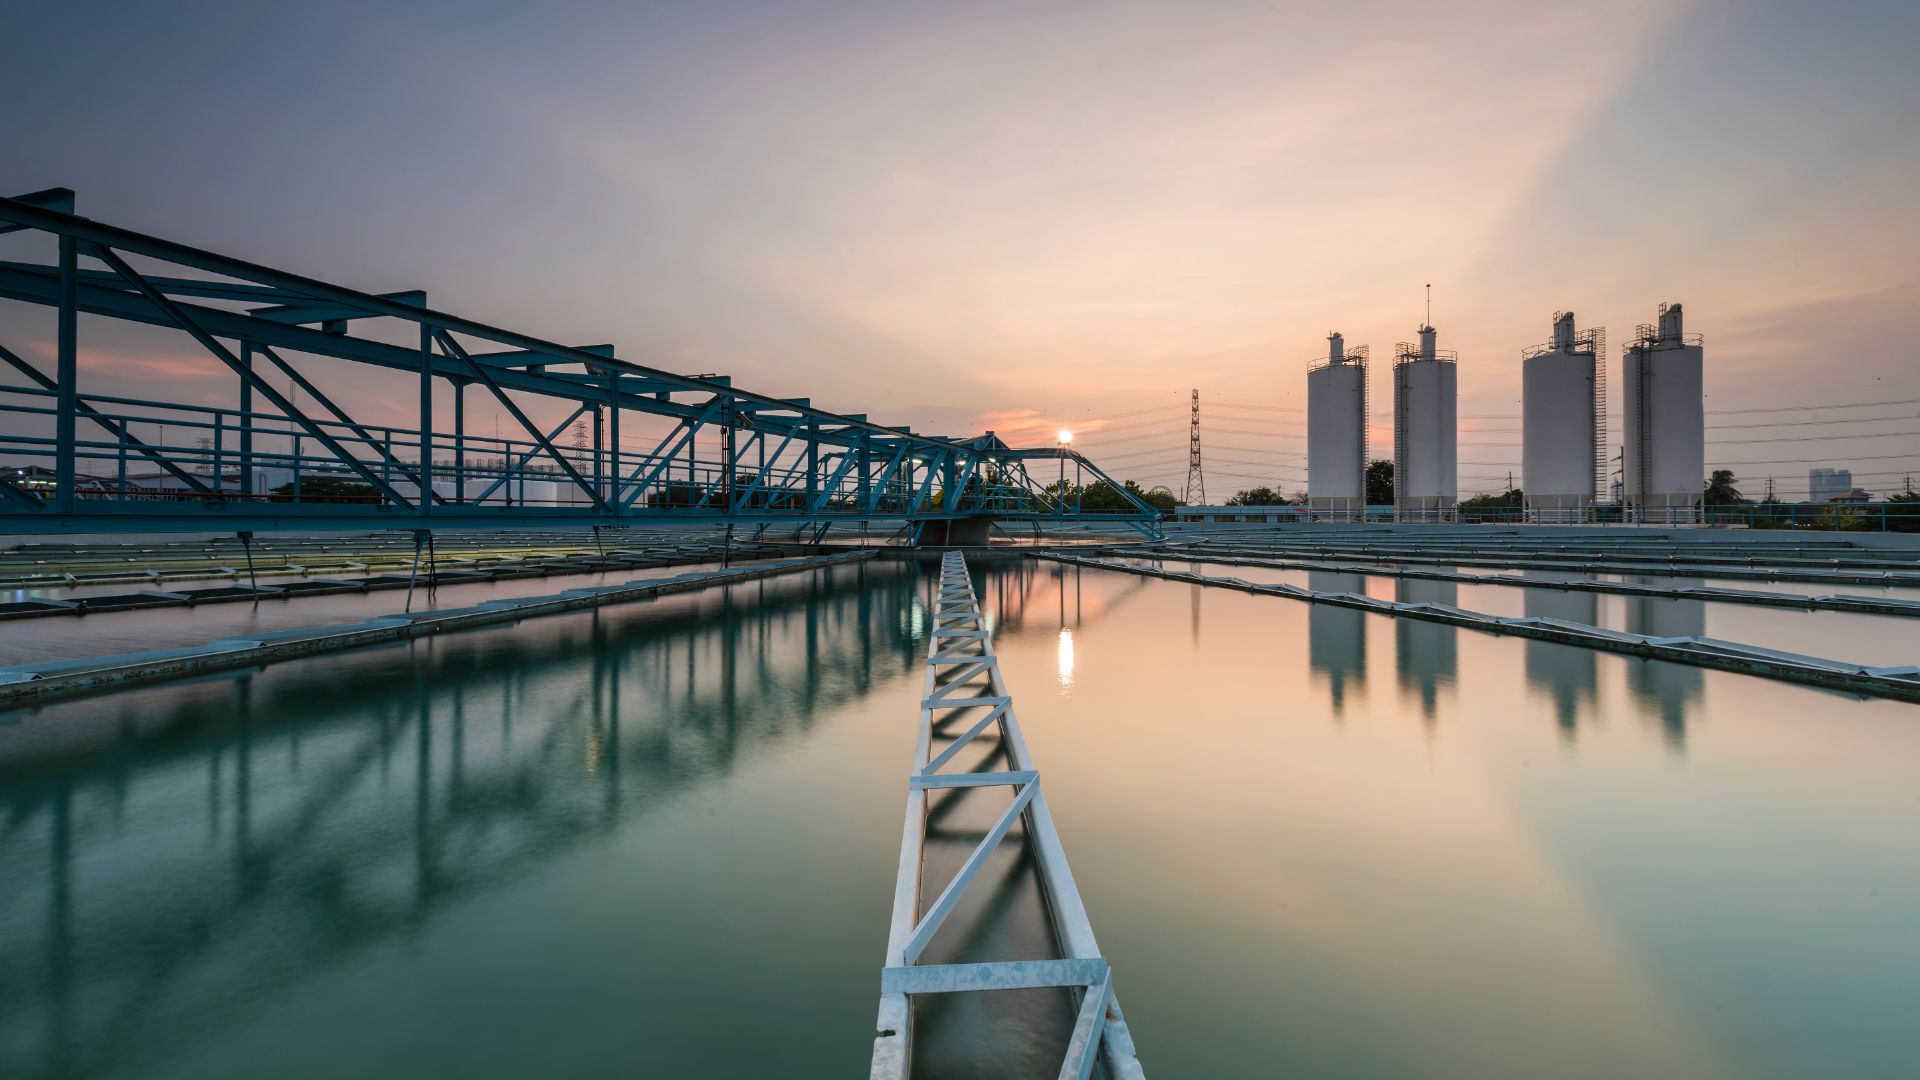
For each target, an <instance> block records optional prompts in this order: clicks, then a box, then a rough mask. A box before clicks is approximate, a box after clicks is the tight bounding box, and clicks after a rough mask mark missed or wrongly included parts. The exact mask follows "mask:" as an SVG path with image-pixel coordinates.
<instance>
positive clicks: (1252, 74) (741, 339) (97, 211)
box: [0, 0, 1920, 493]
mask: <svg viewBox="0 0 1920 1080" xmlns="http://www.w3.org/2000/svg"><path fill="white" fill-rule="evenodd" d="M7 22H8V26H9V34H8V36H9V38H11V39H12V40H13V41H14V42H15V43H16V45H15V47H14V48H12V49H10V50H9V60H8V63H7V64H6V65H4V66H0V100H4V101H6V102H8V103H9V107H8V108H7V109H5V110H4V111H0V189H3V190H5V191H6V192H7V193H22V192H27V191H33V190H37V189H40V188H44V187H49V186H55V185H59V186H66V187H71V188H74V189H76V191H77V192H78V193H79V207H80V212H81V213H83V214H87V215H89V216H92V217H95V218H98V219H100V220H103V221H108V222H111V223H113V224H117V225H121V226H124V227H128V228H132V229H136V230H140V231H144V232H150V233H155V234H158V235H161V236H164V237H167V238H169V239H174V240H179V241H182V242H186V243H190V244H194V245H196V246H200V247H205V248H209V249H212V250H215V251H219V252H222V253H224V254H229V255H234V256H238V257H241V258H246V259H250V260H254V261H259V262H265V263H269V264H272V265H275V266H279V267H282V268H285V269H288V270H291V271H294V272H298V273H302V274H306V275H309V276H314V277H320V278H325V279H328V280H332V281H336V282H338V283H341V284H345V285H350V286H353V287H357V288H362V289H366V290H370V291H392V290H398V289H411V288H420V289H425V290H427V292H428V295H429V300H430V302H431V304H432V306H434V307H436V308H439V309H442V310H447V311H451V312H455V313H459V314H462V315H467V316H470V317H474V318H477V319H480V320H481V321H485V322H490V323H493V324H495V325H500V326H505V327H510V328H513V329H516V330H522V331H526V332H530V333H534V334H537V335H539V336H543V337H547V338H552V339H557V340H563V341H568V342H575V343H594V342H613V343H615V344H616V345H617V346H618V347H619V350H620V355H622V356H623V357H626V358H628V359H631V360H634V361H636V362H640V363H645V364H650V365H653V366H656V367H662V368H667V369H670V370H676V371H682V372H687V373H697V372H721V373H726V374H730V375H732V376H734V377H735V380H736V384H737V385H741V386H745V387H749V388H752V389H754V390H757V391H762V392H766V393H770V394H775V395H779V396H808V397H811V398H812V399H813V400H814V401H815V402H816V403H818V404H821V405H823V406H826V407H829V408H834V409H838V410H841V411H848V412H855V411H858V412H865V413H868V414H870V415H871V416H873V417H874V418H875V419H877V420H881V421H882V422H885V423H899V424H910V425H912V426H914V427H915V428H916V429H917V430H921V431H926V432H929V433H934V434H952V435H966V434H973V433H977V432H979V431H982V430H989V429H991V430H995V431H997V432H999V433H1000V434H1002V435H1003V436H1004V437H1006V438H1008V439H1009V441H1013V442H1024V443H1029V444H1034V443H1038V444H1047V445H1050V444H1051V443H1052V441H1053V439H1054V432H1055V431H1056V430H1057V429H1059V428H1061V427H1070V428H1072V429H1074V430H1075V431H1076V432H1077V434H1078V436H1079V439H1080V444H1081V445H1082V446H1083V447H1084V448H1085V449H1086V450H1087V452H1088V453H1089V455H1090V456H1092V457H1093V458H1094V460H1096V461H1101V460H1103V457H1104V458H1108V459H1111V460H1112V461H1113V462H1114V465H1113V468H1112V469H1111V470H1110V471H1113V472H1115V473H1118V474H1120V475H1124V476H1133V477H1136V478H1138V479H1140V480H1141V481H1142V482H1143V483H1147V484H1149V485H1151V484H1168V485H1171V486H1173V487H1174V488H1175V489H1176V490H1177V489H1178V488H1179V486H1180V482H1181V480H1182V479H1183V478H1184V476H1185V472H1186V463H1185V430H1184V421H1185V414H1184V412H1183V411H1182V408H1181V407H1182V406H1184V404H1185V403H1186V401H1187V399H1188V395H1189V393H1190V391H1191V390H1193V389H1196V388H1197V389H1199V390H1200V392H1201V397H1202V399H1203V406H1202V409H1203V421H1202V424H1203V441H1205V442H1207V443H1208V444H1209V445H1217V446H1220V447H1222V448H1226V447H1238V449H1223V450H1220V451H1216V452H1215V453H1214V454H1213V455H1212V456H1213V458H1214V459H1217V460H1218V461H1219V462H1220V464H1217V465H1215V466H1214V470H1215V472H1216V473H1217V475H1218V479H1216V480H1214V481H1213V482H1211V483H1210V485H1209V487H1210V490H1213V491H1222V490H1231V489H1232V488H1233V487H1237V486H1252V485H1253V484H1254V483H1259V482H1271V483H1273V484H1275V486H1281V487H1283V488H1285V489H1287V490H1292V489H1295V488H1299V487H1303V486H1304V472H1303V469H1302V466H1303V459H1302V454H1303V451H1304V441H1302V440H1300V439H1299V438H1298V435H1299V431H1298V428H1297V424H1298V421H1299V420H1300V419H1301V418H1302V414H1300V413H1296V412H1289V411H1287V410H1300V409H1303V408H1304V405H1305V389H1306V368H1307V364H1308V361H1309V360H1310V359H1311V358H1313V357H1315V356H1316V355H1319V354H1322V353H1323V352H1324V349H1325V337H1326V335H1327V333H1328V332H1329V331H1331V330H1336V329H1337V330H1340V331H1342V332H1343V333H1344V334H1345V335H1346V339H1347V341H1348V342H1349V343H1351V344H1367V345H1370V346H1371V347H1372V348H1373V350H1374V352H1375V356H1376V358H1386V357H1389V356H1390V355H1391V352H1392V349H1393V346H1394V344H1395V343H1396V342H1400V341H1409V340H1413V338H1414V336H1415V331H1416V329H1417V327H1418V325H1419V323H1420V322H1421V320H1422V318H1423V316H1424V309H1423V307H1422V305H1423V302H1424V286H1426V285H1427V284H1431V285H1432V286H1433V313H1432V319H1433V322H1434V324H1435V325H1436V326H1437V327H1438V329H1439V337H1440V342H1439V343H1440V346H1441V347H1442V348H1451V349H1455V350H1457V351H1458V352H1459V355H1460V368H1459V384H1460V396H1461V400H1460V414H1461V416H1462V418H1463V419H1462V435H1461V440H1462V448H1461V454H1460V457H1461V461H1462V462H1463V466H1462V469H1461V471H1462V474H1463V478H1462V490H1463V493H1467V492H1471V491H1475V490H1498V489H1499V488H1500V487H1501V486H1502V485H1501V484H1499V483H1494V482H1493V481H1494V478H1496V477H1501V474H1503V473H1504V471H1505V469H1506V468H1507V467H1511V468H1513V469H1514V470H1515V471H1516V472H1517V471H1518V461H1519V451H1518V446H1517V442H1518V437H1519V436H1518V421H1517V420H1513V419H1507V418H1510V417H1517V415H1518V408H1519V395H1520V352H1521V350H1522V349H1523V348H1525V347H1527V346H1529V345H1533V344H1537V343H1539V342H1541V341H1544V340H1545V339H1546V338H1547V336H1548V327H1549V321H1550V318H1551V316H1552V314H1553V312H1555V311H1556V310H1562V309H1571V310H1573V311H1575V312H1576V315H1577V318H1578V320H1579V322H1580V325H1582V326H1583V327H1584V326H1588V325H1594V324H1599V325H1604V326H1606V327H1607V328H1608V330H1609V335H1610V337H1611V339H1612V341H1613V342H1614V350H1613V352H1614V360H1615V367H1616V370H1617V365H1618V349H1619V344H1620V343H1621V342H1622V341H1624V340H1625V339H1626V338H1627V337H1628V336H1629V335H1630V334H1631V332H1632V329H1633V326H1634V324H1636V323H1642V322H1650V321H1652V320H1653V318H1654V315H1655V309H1656V307H1657V305H1658V304H1660V303H1661V302H1665V301H1678V302H1683V303H1684V304H1685V308H1686V311H1687V322H1688V325H1687V329H1688V330H1689V331H1692V332H1698V333H1701V334H1703V335H1704V336H1705V339H1706V349H1707V352H1706V364H1707V394H1708V400H1707V408H1708V410H1709V413H1710V415H1709V420H1708V423H1709V426H1710V430H1709V432H1708V434H1709V436H1710V446H1709V450H1708V457H1709V461H1710V463H1727V464H1734V465H1736V467H1737V471H1738V472H1739V473H1740V475H1741V476H1742V477H1743V478H1748V477H1753V478H1755V479H1756V481H1757V478H1758V477H1760V476H1761V475H1763V474H1777V475H1778V476H1779V477H1780V478H1781V481H1782V484H1783V493H1784V492H1785V491H1786V490H1788V485H1791V487H1792V489H1793V490H1803V489H1804V487H1805V471H1806V469H1807V468H1808V467H1809V465H1818V464H1837V465H1847V464H1850V463H1852V464H1854V465H1855V468H1856V471H1858V472H1860V473H1861V474H1863V478H1868V479H1870V480H1871V481H1872V482H1864V483H1863V484H1862V486H1865V487H1868V488H1869V489H1870V490H1882V491H1884V490H1897V488H1898V486H1899V483H1900V481H1899V479H1898V478H1897V477H1896V476H1895V475H1894V474H1896V473H1900V472H1903V471H1905V470H1908V469H1912V470H1914V471H1920V408H1916V407H1915V406H1914V405H1913V404H1911V402H1913V401H1916V400H1920V373H1917V365H1916V360H1920V356H1916V346H1915V340H1916V339H1915V337H1914V335H1913V334H1911V333H1910V332H1909V331H1908V328H1907V326H1906V323H1907V322H1908V319H1909V315H1910V313H1912V312H1914V311H1916V310H1920V265H1917V264H1916V262H1915V260H1914V259H1913V258H1912V257H1911V255H1912V252H1913V251H1914V250H1915V249H1916V246H1920V201H1917V200H1916V198H1915V192H1916V191H1920V183H1917V182H1916V177H1920V123H1916V122H1915V117H1920V66H1916V65H1915V64H1914V63H1913V62H1912V58H1911V45H1912V43H1913V42H1914V41H1917V40H1920V5H1916V4H1913V3H1911V2H1906V3H1895V2H1886V3H1877V2H1864V0H1863V2H1838V3H1829V4H1824V5H1811V4H1805V3H1794V2H1786V0H1781V2H1764V0H1753V2H1738V0H1698V2H1692V3H1685V2H1652V0H1620V2H1615V3H1609V4H1604V5H1600V4H1588V5H1560V4H1540V3H1537V2H1528V3H1507V2H1493V3H1461V4H1447V5H1436V4H1428V3H1412V2H1400V0H1378V2H1371V0H1360V2H1352V0H1347V2H1327V3H1318V2H1314V3H1234V2H1220V3H1153V4H1129V3H1071V2H1069V3H1033V2H1029V3H1006V4H1000V3H955V4H899V3H892V4H879V3H875V4H855V3H839V2H826V3H797V2H777V3H748V2H727V3H713V4H660V5H645V4H552V5H497V6H495V5H487V4H459V5H428V4H408V5H353V4H327V5H259V4H246V5H231V6H227V5H214V4H200V3H182V4H166V5H157V4H124V5H117V4H109V3H101V4H86V5H79V4H66V5H58V4H40V5H30V6H25V7H22V8H21V9H20V10H18V11H16V12H11V13H9V15H8V16H7ZM23 45H24V47H21V46H23ZM14 257H19V256H17V255H13V254H8V253H7V252H6V251H5V250H0V258H14ZM36 318H37V313H33V312H26V311H22V310H21V309H19V308H18V307H17V306H14V305H7V304H0V343H6V342H11V343H13V344H14V347H15V349H16V351H23V352H25V353H28V354H36V353H44V347H45V344H46V340H47V335H46V333H45V331H44V328H43V326H42V324H41V323H40V322H36V321H35V319H36ZM86 344H87V347H88V349H89V350H90V351H88V352H85V353H83V360H84V361H85V362H87V363H90V364H92V365H94V366H95V367H96V368H98V369H100V370H106V369H108V368H111V372H112V377H113V378H114V379H116V380H118V382H117V383H116V384H115V385H116V386H118V387H119V388H120V389H123V390H129V391H137V390H141V389H143V388H144V389H149V390H150V389H154V388H156V387H157V386H159V385H166V384H171V385H174V386H176V387H177V386H179V385H181V384H182V383H184V382H191V381H192V380H194V379H212V378H213V369H212V368H211V367H208V366H206V364H207V362H206V361H205V359H204V358H203V357H199V356H197V355H196V354H195V353H194V350H193V347H192V345H191V342H187V341H185V340H184V339H178V340H174V341H172V342H171V343H168V344H160V343H156V342H152V341H148V340H145V339H142V340H139V341H135V340H133V339H126V338H116V337H115V336H114V335H113V334H111V333H102V334H100V335H98V336H95V337H93V339H92V340H90V341H88V342H87V343H86ZM168 350H173V351H168ZM1614 382H1615V384H1616V388H1615V391H1614V392H1615V397H1616V401H1615V405H1614V409H1613V415H1614V417H1615V419H1614V420H1613V426H1614V428H1615V431H1616V441H1617V431H1618V429H1619V426H1620V421H1619V419H1618V416H1619V411H1618V404H1617V394H1618V391H1617V383H1618V378H1617V375H1616V378H1615V380H1614ZM223 385H224V384H223ZM338 391H339V393H340V395H341V396H342V398H343V399H344V400H348V401H350V402H352V403H353V404H354V405H355V407H356V409H358V410H359V411H361V412H363V413H364V414H365V418H366V419H369V420H371V421H373V422H376V423H379V422H392V423H404V422H405V420H406V417H407V409H408V408H409V405H408V403H407V402H408V399H407V396H406V394H405V392H404V391H396V392H394V393H393V394H384V393H380V392H377V391H376V390H373V389H368V388H366V387H363V386H361V385H358V384H356V383H354V382H353V381H352V380H348V381H347V382H346V383H343V384H341V385H340V386H338ZM1876 401H1880V402H1909V404H1906V405H1889V406H1884V407H1882V408H1881V409H1879V410H1872V409H1863V408H1860V407H1858V406H1857V403H1861V402H1876ZM1813 405H1846V406H1849V407H1848V408H1844V409H1837V410H1811V409H1809V408H1807V407H1809V406H1813ZM1373 406H1374V410H1375V417H1374V430H1373V436H1372V442H1373V445H1374V448H1375V449H1376V451H1379V452H1382V453H1384V451H1385V450H1386V448H1387V445H1388V443H1389V441H1390V429H1391V425H1390V423H1389V422H1388V421H1389V417H1390V414H1391V401H1390V389H1389V381H1388V380H1387V378H1386V377H1385V375H1384V372H1383V371H1382V372H1377V373H1376V377H1375V386H1374V393H1373ZM1762 408H1775V409H1782V410H1784V409H1788V408H1794V409H1798V410H1800V411H1797V412H1794V413H1791V414H1788V413H1785V412H1780V413H1768V414H1759V413H1751V412H1746V411H1736V410H1755V409H1762ZM1144 410H1154V411H1152V412H1145V411H1144ZM388 412H391V413H392V414H393V415H391V416H389V415H387V413H388ZM1122 414H1127V415H1122ZM1872 416H1881V417H1884V418H1885V419H1887V421H1888V422H1887V423H1885V424H1872V423H1866V422H1861V423H1854V422H1852V421H1855V420H1863V418H1866V417H1872ZM1236 418H1238V419H1239V420H1240V421H1241V422H1239V423H1237V425H1236V424H1235V420H1236ZM1759 420H1772V421H1789V420H1790V421H1808V420H1816V421H1821V422H1822V423H1821V424H1809V425H1803V426H1799V427H1784V426H1781V427H1766V428H1755V427H1754V426H1753V425H1754V423H1755V422H1757V421H1759ZM1829 420H1840V421H1848V422H1847V423H1839V424H1826V423H1825V421H1829ZM1209 424H1212V426H1213V427H1214V428H1216V429H1219V433H1216V434H1215V435H1214V436H1213V437H1212V439H1210V440H1209V439H1206V437H1205V432H1206V431H1207V430H1208V425H1209ZM1903 424H1904V426H1903ZM1234 430H1240V431H1244V432H1250V434H1240V435H1235V434H1230V432H1232V431H1234ZM1103 431H1104V432H1106V434H1105V435H1104V436H1103V435H1102V432H1103ZM1865 432H1871V433H1874V434H1875V435H1881V434H1884V435H1885V437H1875V438H1853V437H1851V436H1853V435H1855V434H1858V433H1865ZM1834 434H1844V435H1848V436H1850V437H1848V438H1843V439H1822V440H1818V441H1808V436H1811V435H1822V436H1826V435H1834ZM1760 440H1766V441H1760ZM1856 459H1857V460H1856ZM1748 463H1754V464H1748ZM1867 474H1872V475H1871V476H1870V477H1868V476H1867Z"/></svg>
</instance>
